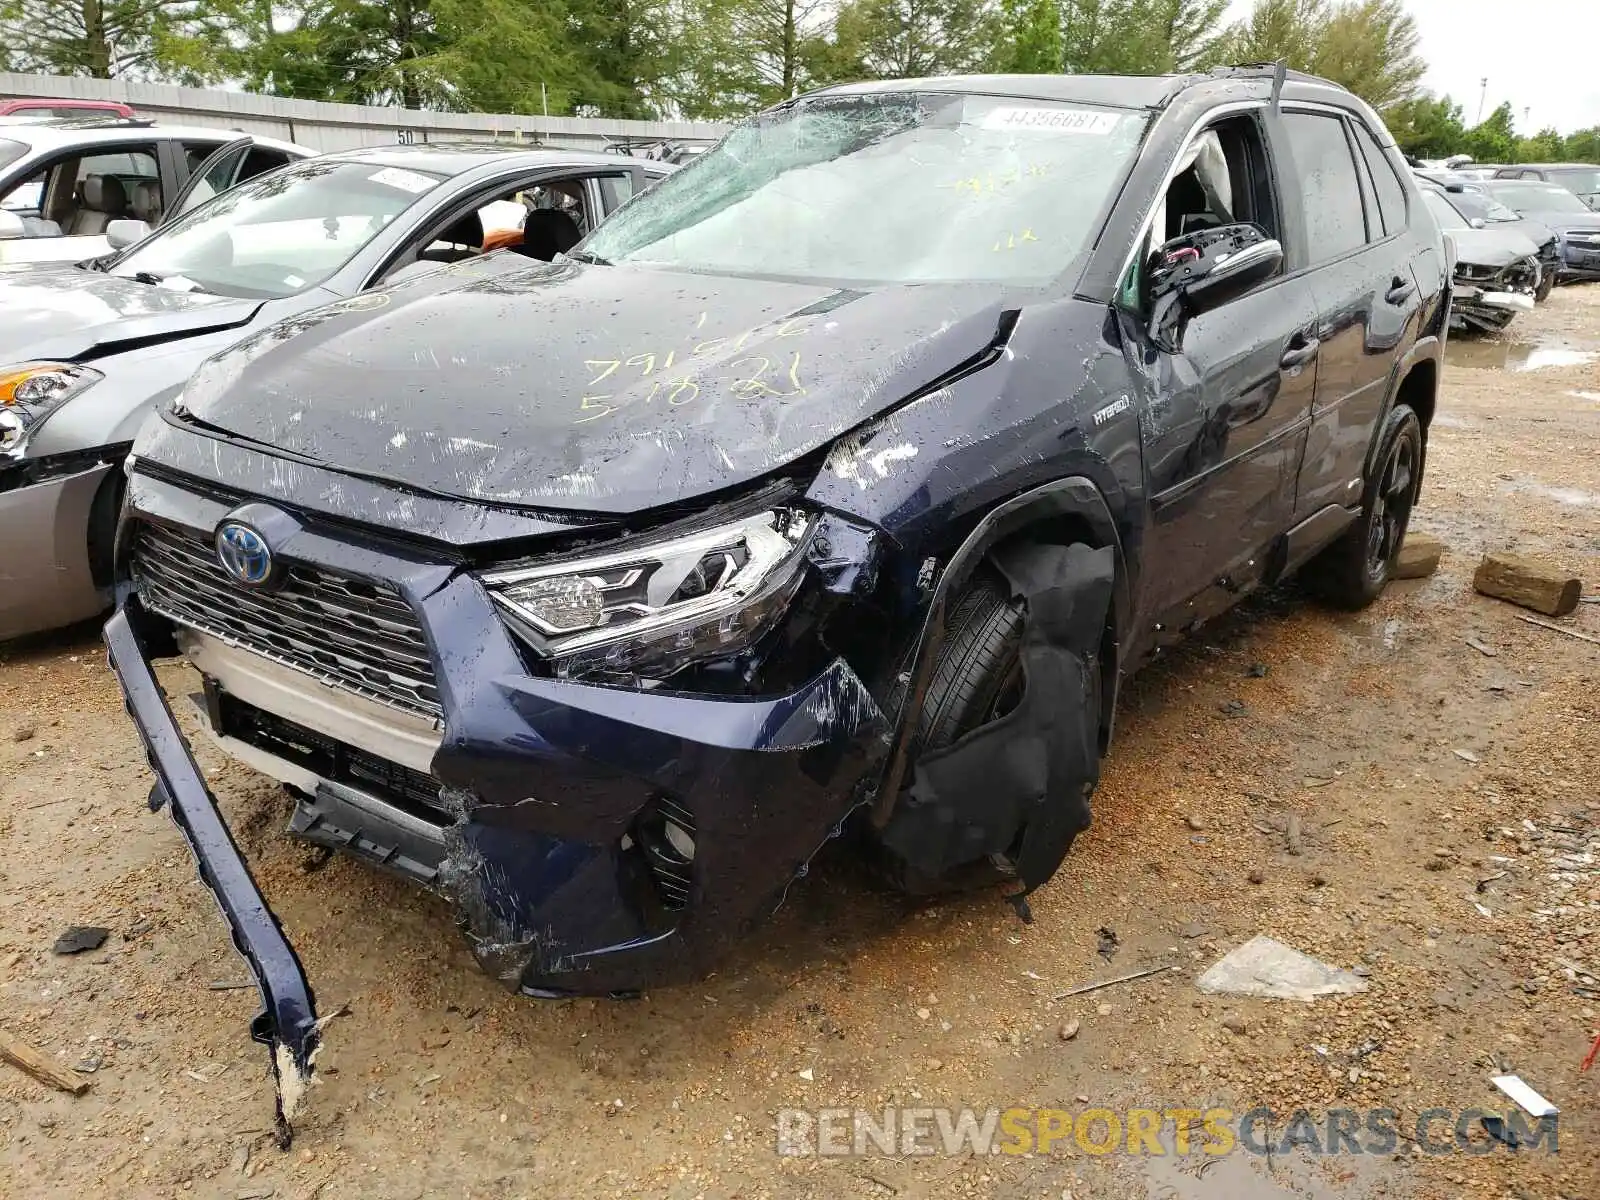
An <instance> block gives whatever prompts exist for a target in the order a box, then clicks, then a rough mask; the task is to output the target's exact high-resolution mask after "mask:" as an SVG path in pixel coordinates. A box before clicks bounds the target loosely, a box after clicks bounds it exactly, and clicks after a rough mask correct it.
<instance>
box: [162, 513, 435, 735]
mask: <svg viewBox="0 0 1600 1200" xmlns="http://www.w3.org/2000/svg"><path fill="white" fill-rule="evenodd" d="M133 581H134V585H135V586H136V587H137V588H138V591H139V598H140V599H141V600H142V601H144V603H145V605H146V606H147V607H148V608H150V609H151V610H153V611H155V612H157V613H160V614H161V615H162V616H164V617H167V618H169V619H170V620H173V621H176V622H178V623H179V624H180V625H187V626H189V627H191V628H193V629H198V630H200V631H201V632H202V633H209V634H211V635H212V636H213V637H218V638H221V639H222V640H223V641H225V642H227V643H228V644H229V645H232V646H238V647H240V648H242V649H245V650H251V651H254V652H255V653H257V654H260V655H262V656H264V657H266V658H270V659H272V660H273V661H274V662H277V663H282V664H283V665H284V666H287V667H293V668H294V669H296V670H298V671H304V672H305V673H306V674H307V675H311V676H313V677H315V678H317V679H320V680H322V681H323V682H324V683H328V684H332V685H333V686H335V687H340V688H344V689H346V690H347V691H350V692H354V693H355V694H356V695H358V696H363V697H365V698H367V699H369V700H376V701H378V702H380V703H382V704H387V705H390V706H392V707H394V708H398V709H404V710H406V711H408V712H418V713H423V714H425V715H426V716H429V717H432V718H434V719H435V720H439V719H441V718H442V717H443V715H444V710H443V709H442V707H441V706H440V704H439V689H438V685H437V683H436V682H435V680H434V674H433V663H432V660H431V659H430V658H429V657H428V647H427V643H426V642H425V641H424V640H423V636H422V625H421V623H420V622H418V620H417V615H416V613H415V612H414V611H413V610H412V608H411V606H410V605H409V604H407V603H406V602H405V600H404V599H403V598H402V597H401V595H400V593H399V592H398V591H397V590H396V589H395V588H393V587H392V586H390V585H388V584H381V583H371V582H368V581H366V580H361V579H352V578H349V577H347V576H343V575H338V574H334V573H333V572H330V571H323V570H319V569H317V568H314V567H308V566H306V565H304V564H301V563H295V564H293V565H291V566H290V567H289V569H288V571H287V573H286V574H285V576H284V579H283V583H282V586H280V587H278V588H276V589H275V590H273V591H249V590H247V589H245V588H241V587H239V586H237V585H236V584H234V583H233V581H232V580H231V579H230V578H229V577H228V576H227V575H226V574H225V573H224V572H223V570H222V566H221V564H219V563H218V562H217V558H216V553H215V551H214V550H213V549H212V546H211V543H210V541H209V540H207V539H206V538H205V537H204V536H203V535H200V534H195V533H191V532H188V531H180V530H177V529H173V528H170V527H168V526H165V525H156V524H151V523H148V522H146V523H143V524H141V525H140V526H139V528H138V530H137V532H136V534H135V540H134V546H133Z"/></svg>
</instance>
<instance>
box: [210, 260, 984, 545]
mask: <svg viewBox="0 0 1600 1200" xmlns="http://www.w3.org/2000/svg"><path fill="white" fill-rule="evenodd" d="M1001 295H1002V293H1001V289H1000V288H998V287H985V286H973V285H963V286H960V287H954V286H944V285H921V286H904V287H890V288H882V289H875V290H872V291H865V292H862V291H840V290H838V289H835V288H831V287H826V286H819V285H814V284H803V283H788V282H780V281H772V280H759V279H741V278H730V277H725V276H716V277H713V276H703V275H695V274H685V273H676V272H667V271H657V270H650V269H644V268H636V267H603V266H586V265H583V264H580V263H577V262H572V261H567V260H560V261H558V262H556V263H553V264H538V263H530V262H529V261H528V260H526V259H524V258H521V257H519V256H517V255H514V254H509V253H500V254H496V255H492V256H489V257H487V258H484V259H478V260H473V261H470V262H468V263H465V264H461V265H459V266H456V267H451V268H446V269H443V270H440V271H437V272H433V273H431V274H429V275H426V276H423V277H421V278H418V279H414V280H412V281H410V282H408V283H406V284H404V285H401V286H399V287H397V288H395V289H392V290H390V291H382V292H374V293H368V294H366V295H363V296H358V297H355V298H354V299H351V300H347V301H341V302H339V303H337V304H333V305H329V306H327V307H325V308H321V309H317V310H314V311H312V312H309V313H305V314H301V315H300V316H297V317H294V318H291V319H290V320H288V321H285V322H281V323H279V324H278V325H274V326H269V327H267V328H265V329H263V330H261V331H259V332H258V333H256V334H254V335H252V336H251V337H249V338H247V339H246V340H245V341H244V342H242V343H240V344H238V345H236V346H234V347H232V348H230V349H229V350H227V351H224V352H223V353H222V354H220V355H217V356H216V357H214V358H212V359H210V360H208V361H207V362H206V363H205V364H204V365H203V366H202V367H201V368H200V370H198V371H197V372H196V373H195V376H194V378H193V379H192V380H191V381H190V383H189V385H188V387H187V388H186V389H185V392H184V397H183V402H182V410H183V412H184V413H186V414H188V415H189V416H191V417H192V418H193V419H195V420H197V421H199V422H202V423H204V424H206V425H210V426H212V427H215V428H219V429H221V430H224V431H227V432H229V433H232V434H236V435H239V436H242V437H245V438H249V439H251V440H252V441H255V442H258V443H261V444H262V446H263V448H264V449H266V448H269V447H270V448H277V449H279V450H282V451H284V452H287V453H290V454H294V455H300V456H305V457H308V458H311V459H313V460H315V461H317V462H318V463H321V464H324V465H326V466H329V467H332V468H334V469H336V470H343V471H346V472H350V473H353V474H360V475H364V476H367V477H372V478H377V479H380V480H383V481H386V482H390V483H394V484H398V485H400V486H404V487H409V488H414V489H419V490H424V491H427V492H432V493H436V494H442V495H448V496H457V497H466V498H470V499H474V500H480V501H487V502H493V503H499V504H509V505H531V506H537V507H541V508H556V509H566V510H575V511H587V512H597V513H630V512H638V511H643V510H646V509H650V508H654V507H658V506H661V505H668V504H673V503H676V502H679V501H683V500H688V499H692V498H694V497H696V496H701V495H705V494H708V493H711V492H715V491H719V490H721V489H724V488H727V487H731V486H735V485H738V484H741V483H746V482H749V481H752V480H755V479H758V478H760V477H761V476H763V475H765V474H767V473H769V472H770V471H772V470H774V469H775V468H777V467H779V466H781V465H783V464H785V463H788V462H790V461H792V460H794V459H796V458H798V457H800V456H802V455H804V454H806V453H808V452H810V451H812V450H815V449H817V448H818V447H821V446H825V445H827V444H828V443H829V442H831V441H832V440H833V439H835V438H837V437H838V436H839V435H840V434H842V433H845V432H846V431H848V430H850V429H852V428H854V427H855V426H857V425H859V424H861V423H862V422H863V421H865V420H867V419H868V418H870V417H872V416H874V415H875V414H877V413H879V412H882V411H883V410H885V409H887V408H890V407H892V406H893V405H895V404H896V403H898V402H899V401H901V400H903V399H905V398H906V397H907V396H908V395H910V394H911V393H913V392H915V391H917V390H919V389H921V388H923V387H925V386H926V385H927V384H929V383H930V382H932V381H934V380H936V379H938V378H939V377H941V376H943V375H945V374H946V373H948V372H949V371H951V370H952V369H953V368H955V367H957V366H959V365H960V364H962V363H963V362H965V361H966V360H968V359H970V358H972V357H973V356H974V355H977V354H980V353H982V352H983V351H984V350H985V349H986V348H987V347H988V346H989V345H990V344H991V342H992V341H993V340H994V338H995V334H996V329H997V327H998V325H999V321H1000V315H1001V311H1002V302H1001Z"/></svg>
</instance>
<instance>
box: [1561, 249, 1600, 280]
mask: <svg viewBox="0 0 1600 1200" xmlns="http://www.w3.org/2000/svg"><path fill="white" fill-rule="evenodd" d="M1558 278H1559V279H1560V280H1561V281H1562V282H1575V281H1578V280H1586V279H1600V242H1585V243H1582V244H1576V243H1573V242H1571V241H1567V240H1563V242H1562V244H1561V266H1560V274H1559V275H1558Z"/></svg>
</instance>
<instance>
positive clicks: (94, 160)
mask: <svg viewBox="0 0 1600 1200" xmlns="http://www.w3.org/2000/svg"><path fill="white" fill-rule="evenodd" d="M91 175H110V176H113V177H115V178H116V179H118V180H120V181H121V182H122V184H123V186H124V187H127V188H132V187H133V185H134V184H136V183H159V182H160V181H161V168H160V167H158V166H157V165H156V148H155V147H154V146H129V147H127V148H126V149H124V150H114V151H111V152H109V153H105V154H86V155H84V156H83V157H82V158H80V159H79V160H78V182H79V183H80V184H81V183H82V182H83V181H84V180H85V179H87V178H89V176H91Z"/></svg>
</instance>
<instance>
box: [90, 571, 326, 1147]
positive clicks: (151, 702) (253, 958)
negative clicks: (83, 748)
mask: <svg viewBox="0 0 1600 1200" xmlns="http://www.w3.org/2000/svg"><path fill="white" fill-rule="evenodd" d="M142 617H143V610H142V608H141V606H140V604H139V601H138V599H137V598H133V597H130V598H129V599H128V601H127V603H126V605H125V606H124V607H123V608H121V609H120V610H118V611H117V613H116V614H115V615H114V616H112V618H111V620H110V621H108V622H107V623H106V628H105V641H106V649H107V652H108V655H109V658H110V662H111V669H112V670H113V671H115V672H116V674H117V680H118V682H119V683H120V684H121V685H122V694H123V697H124V700H125V702H126V704H127V709H128V714H129V715H130V716H131V717H132V718H133V723H134V725H135V726H136V727H137V728H138V730H139V736H140V738H141V739H143V741H144V747H145V756H146V758H147V759H148V760H149V762H150V766H151V767H152V769H153V770H154V771H155V773H156V785H155V787H154V788H153V789H152V791H151V793H150V804H151V808H152V809H156V808H159V807H161V805H163V804H165V805H166V806H167V808H168V810H169V811H170V812H171V814H172V819H173V821H174V822H175V823H176V824H177V826H178V828H179V829H180V830H181V831H182V832H183V836H184V838H185V839H186V840H187V841H188V843H189V848H190V849H191V850H192V851H193V852H194V856H195V862H196V864H197V865H198V867H199V872H200V878H201V879H202V880H204V881H205V884H206V886H207V887H208V888H210V889H211V894H212V895H213V896H215V897H216V900H217V905H218V907H219V908H221V910H222V915H223V917H224V918H225V919H226V920H227V922H228V929H229V931H230V932H231V933H232V935H233V944H234V946H235V947H236V948H237V949H238V951H239V953H240V954H242V955H243V956H244V958H245V961H246V962H247V963H248V964H249V966H250V973H251V974H252V975H253V976H254V977H255V980H256V985H257V987H258V988H259V989H260V991H261V1004H262V1007H261V1011H260V1012H259V1013H258V1014H257V1015H256V1017H255V1019H254V1020H253V1021H252V1022H251V1023H250V1035H251V1037H253V1038H254V1039H255V1040H256V1041H258V1042H260V1043H261V1044H262V1045H264V1046H266V1047H267V1048H268V1050H269V1052H270V1054H271V1063H272V1074H273V1081H274V1084H275V1085H276V1089H277V1105H276V1109H277V1111H276V1116H277V1139H278V1144H279V1146H281V1147H284V1148H287V1147H288V1145H289V1142H290V1139H291V1138H292V1137H293V1133H294V1130H293V1125H292V1121H293V1120H294V1118H295V1115H296V1113H297V1112H298V1110H299V1108H300V1105H301V1103H302V1101H303V1100H304V1099H305V1094H306V1089H307V1087H308V1086H309V1085H310V1083H311V1079H312V1062H313V1060H314V1059H315V1058H316V1054H317V1048H318V1045H319V1043H320V1040H321V1033H320V1026H319V1023H318V1020H317V1012H316V1001H315V998H314V997H313V996H312V992H311V984H310V983H309V982H308V981H307V979H306V973H305V969H304V968H303V967H302V966H301V965H300V959H299V957H298V956H297V955H296V954H295V952H294V948H293V947H292V946H290V945H289V941H288V938H286V937H285V936H284V933H283V929H282V927H281V926H280V925H279V923H278V919H277V917H275V916H274V915H273V913H272V910H271V909H270V908H269V907H267V902H266V899H265V897H263V896H262V894H261V889H260V888H259V887H257V886H256V881H255V879H254V878H253V877H252V876H251V874H250V868H249V867H248V866H246V865H245V861H244V857H243V855H241V854H240V852H239V847H238V846H237V844H235V842H234V840H233V835H232V833H231V832H229V830H228V826H227V823H226V822H225V821H224V820H223V819H222V814H221V812H220V811H218V809H217V802H216V798H215V797H213V796H212V794H211V792H210V790H209V789H208V788H207V787H206V785H205V780H204V778H203V777H202V775H201V774H200V768H199V767H198V766H196V765H195V761H194V758H193V756H192V755H190V753H189V748H188V746H187V744H186V743H185V742H184V740H183V735H182V734H181V733H179V731H178V727H177V724H176V723H175V722H174V721H173V718H172V710H171V708H170V707H168V705H167V701H166V697H165V696H164V695H163V694H162V692H161V689H160V687H159V685H158V684H157V683H156V678H155V674H154V672H152V671H151V669H150V663H149V657H148V653H147V650H146V644H145V641H144V639H143V637H142V636H141V634H140V631H139V623H140V620H141V618H142Z"/></svg>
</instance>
